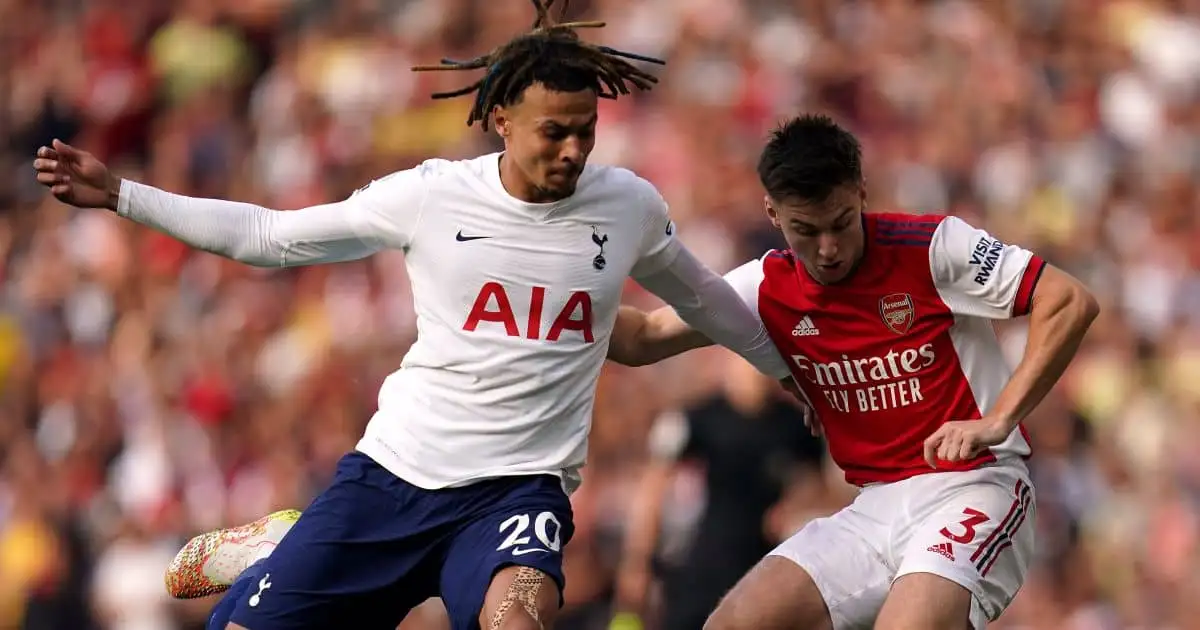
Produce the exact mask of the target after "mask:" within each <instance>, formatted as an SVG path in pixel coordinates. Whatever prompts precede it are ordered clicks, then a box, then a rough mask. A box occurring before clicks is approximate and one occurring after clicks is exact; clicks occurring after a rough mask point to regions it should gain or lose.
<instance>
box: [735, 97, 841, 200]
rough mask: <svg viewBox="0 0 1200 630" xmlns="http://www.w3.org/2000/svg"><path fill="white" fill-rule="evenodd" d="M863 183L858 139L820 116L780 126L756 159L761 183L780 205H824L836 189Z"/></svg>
mask: <svg viewBox="0 0 1200 630" xmlns="http://www.w3.org/2000/svg"><path fill="white" fill-rule="evenodd" d="M862 178H863V176H862V146H861V145H860V144H859V143H858V139H857V138H855V137H854V134H852V133H850V132H849V131H846V130H845V129H843V128H842V127H840V126H839V125H838V124H837V123H835V122H833V119H831V118H830V117H828V116H823V115H819V114H806V115H803V116H797V117H796V118H793V119H791V120H789V121H787V122H786V123H784V124H782V125H780V126H779V127H778V128H776V129H775V131H773V132H772V133H771V139H770V140H769V141H768V142H767V146H766V147H764V148H763V151H762V155H761V156H760V157H759V159H758V179H759V180H760V181H761V182H762V185H763V188H765V189H766V191H767V194H768V195H769V196H770V197H771V198H772V199H775V200H777V201H793V202H797V201H798V202H808V203H820V202H822V201H825V200H826V199H828V198H829V194H830V193H831V192H833V190H834V189H835V188H837V187H839V186H842V185H843V184H847V183H859V182H861V181H862Z"/></svg>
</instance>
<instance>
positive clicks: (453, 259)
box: [349, 154, 679, 489]
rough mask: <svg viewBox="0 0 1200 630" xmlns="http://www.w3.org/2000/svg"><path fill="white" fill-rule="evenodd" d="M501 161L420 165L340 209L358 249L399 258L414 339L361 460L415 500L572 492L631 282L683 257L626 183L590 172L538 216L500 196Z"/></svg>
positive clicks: (634, 180)
mask: <svg viewBox="0 0 1200 630" xmlns="http://www.w3.org/2000/svg"><path fill="white" fill-rule="evenodd" d="M498 160H499V154H491V155H486V156H483V157H480V158H476V159H472V160H464V161H447V160H429V161H427V162H425V163H423V164H422V165H420V166H418V167H416V168H414V169H411V170H407V171H402V172H398V173H395V174H393V175H390V176H387V177H384V178H382V179H379V180H376V181H374V182H372V183H371V184H370V185H368V186H366V187H365V188H363V189H362V190H360V191H359V192H357V193H356V194H355V195H354V196H352V197H351V198H350V199H349V203H350V204H354V205H356V206H357V207H355V208H354V209H353V212H352V214H353V215H354V216H357V217H360V220H363V221H366V222H368V223H369V225H362V226H360V228H359V229H358V230H357V231H358V233H360V234H370V235H372V236H373V238H376V239H378V241H379V242H378V243H374V244H372V245H373V246H376V247H387V248H398V249H403V250H404V251H405V252H406V260H407V265H408V275H409V277H410V280H411V282H412V293H413V300H414V305H415V309H416V315H417V331H418V336H417V341H416V343H415V344H414V345H413V347H412V349H411V350H410V351H409V352H408V354H407V355H406V356H405V357H404V360H403V362H402V364H401V368H400V369H399V370H397V371H396V372H394V373H392V374H391V375H390V376H389V377H388V378H387V380H386V381H385V383H384V384H383V387H382V389H381V390H380V393H379V408H378V411H377V412H376V413H375V415H374V416H373V417H372V418H371V421H370V424H369V425H368V426H367V430H366V433H365V435H364V436H363V438H362V440H361V441H360V442H359V444H358V450H360V451H362V452H363V453H365V454H367V455H369V456H370V457H371V458H373V459H374V460H375V461H377V462H379V463H380V464H381V465H383V466H384V467H385V468H387V469H388V470H390V471H391V472H393V473H394V474H396V475H398V476H400V477H402V478H403V479H405V480H407V481H409V482H410V483H413V484H415V485H417V486H420V487H423V488H431V489H432V488H442V487H449V486H455V485H462V484H465V483H468V482H471V481H475V480H479V479H485V478H489V477H497V476H507V475H521V474H534V473H551V474H556V475H559V476H561V477H562V478H563V479H564V482H565V483H566V485H567V486H568V487H572V486H574V485H575V483H576V482H577V480H578V475H577V471H578V469H579V467H581V466H582V465H583V463H584V457H585V454H586V451H587V436H588V431H589V428H590V425H591V417H592V405H593V400H594V395H595V386H596V380H597V378H598V376H599V374H600V369H601V366H602V365H603V363H604V360H605V355H606V354H607V350H608V342H609V336H610V334H611V333H612V328H613V324H614V322H615V321H616V317H617V309H618V306H619V304H620V300H621V293H622V289H623V287H624V285H625V281H626V278H628V277H629V276H631V275H632V276H634V277H638V276H640V275H646V274H650V273H654V272H655V271H658V270H659V269H661V268H663V267H664V266H665V265H666V264H667V263H668V262H670V260H671V259H672V258H673V257H674V256H675V255H676V254H677V253H678V251H677V250H678V248H679V245H678V242H677V241H676V239H674V238H673V235H672V232H673V231H674V228H673V226H672V224H671V222H670V219H669V218H668V216H667V207H666V204H665V203H664V201H663V199H662V197H661V196H660V195H659V194H658V192H657V190H656V189H655V188H654V187H653V186H652V185H651V184H650V183H648V182H646V181H645V180H643V179H641V178H640V177H638V176H637V175H635V174H634V173H632V172H630V171H628V170H625V169H622V168H615V167H610V166H591V165H589V166H588V167H587V168H586V169H585V170H584V172H583V174H582V176H581V177H580V180H579V184H578V188H577V190H576V192H575V194H574V195H572V196H570V197H569V198H567V199H563V200H561V201H558V202H554V203H545V204H534V203H527V202H524V201H521V200H518V199H516V198H514V197H512V196H511V195H509V194H508V193H507V192H506V191H505V189H504V186H503V185H502V184H501V183H500V175H499V164H498Z"/></svg>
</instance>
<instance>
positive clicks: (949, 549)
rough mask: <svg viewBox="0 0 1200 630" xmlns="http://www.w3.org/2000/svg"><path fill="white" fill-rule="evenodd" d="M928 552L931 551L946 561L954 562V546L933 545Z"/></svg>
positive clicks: (945, 544)
mask: <svg viewBox="0 0 1200 630" xmlns="http://www.w3.org/2000/svg"><path fill="white" fill-rule="evenodd" d="M928 551H932V552H933V553H936V554H938V555H940V556H942V557H944V558H946V559H947V560H949V561H951V562H954V545H951V544H950V543H948V542H944V543H938V544H936V545H933V546H931V547H930V548H929V549H928Z"/></svg>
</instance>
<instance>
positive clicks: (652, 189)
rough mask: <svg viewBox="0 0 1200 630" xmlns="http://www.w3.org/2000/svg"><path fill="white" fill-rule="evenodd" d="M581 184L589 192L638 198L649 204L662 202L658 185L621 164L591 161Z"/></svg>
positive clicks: (585, 169)
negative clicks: (592, 162)
mask: <svg viewBox="0 0 1200 630" xmlns="http://www.w3.org/2000/svg"><path fill="white" fill-rule="evenodd" d="M580 185H581V186H582V187H583V188H584V191H585V192H587V193H589V194H598V195H602V196H605V197H612V196H616V197H623V198H630V199H636V200H641V201H644V202H646V204H647V205H655V204H661V203H662V194H661V193H659V191H658V187H657V186H655V185H654V184H652V183H650V181H649V180H647V179H646V178H644V177H642V176H641V175H638V174H637V173H635V172H633V171H632V170H630V169H627V168H624V167H621V166H613V165H611V164H591V163H589V164H588V165H587V166H586V167H585V168H584V171H583V176H582V177H581V178H580Z"/></svg>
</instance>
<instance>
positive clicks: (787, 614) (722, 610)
mask: <svg viewBox="0 0 1200 630" xmlns="http://www.w3.org/2000/svg"><path fill="white" fill-rule="evenodd" d="M832 627H833V624H832V622H831V621H830V617H829V611H828V610H827V609H826V607H825V601H824V600H823V599H822V598H821V593H820V591H818V590H817V587H816V584H815V583H813V581H812V578H811V577H809V576H808V573H807V572H805V571H804V570H803V569H801V568H800V567H799V566H797V565H796V564H795V563H793V562H792V561H790V560H786V559H784V558H780V557H777V556H767V557H766V558H764V559H763V560H762V561H760V562H759V563H758V565H757V566H755V567H754V568H753V569H752V570H751V571H750V573H748V574H746V576H745V577H743V578H742V579H741V581H739V582H738V583H737V585H736V586H734V587H733V590H732V591H730V592H729V594H728V595H726V596H725V597H724V598H722V599H721V602H720V603H719V604H718V605H717V609H716V610H715V611H713V613H712V614H711V615H709V617H708V620H707V621H706V622H705V623H704V630H830V628H832Z"/></svg>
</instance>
